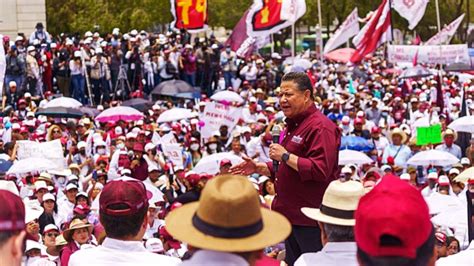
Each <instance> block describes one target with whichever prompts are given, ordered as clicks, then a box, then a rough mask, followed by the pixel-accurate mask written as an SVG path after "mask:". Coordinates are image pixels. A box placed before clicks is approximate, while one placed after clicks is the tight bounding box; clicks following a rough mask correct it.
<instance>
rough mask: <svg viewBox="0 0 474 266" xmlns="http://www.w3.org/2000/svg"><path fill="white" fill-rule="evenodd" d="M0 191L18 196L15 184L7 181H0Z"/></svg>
mask: <svg viewBox="0 0 474 266" xmlns="http://www.w3.org/2000/svg"><path fill="white" fill-rule="evenodd" d="M0 190H8V191H10V192H11V193H13V194H15V195H17V196H19V195H20V193H19V192H18V188H17V187H16V185H15V182H13V181H8V180H0Z"/></svg>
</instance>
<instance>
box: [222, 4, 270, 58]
mask: <svg viewBox="0 0 474 266" xmlns="http://www.w3.org/2000/svg"><path fill="white" fill-rule="evenodd" d="M247 15H248V11H246V12H245V13H244V15H243V16H242V18H240V20H239V22H238V23H237V24H236V25H235V27H234V29H233V30H232V33H231V34H230V36H229V38H228V39H227V41H226V43H225V45H226V46H227V45H230V48H231V49H232V51H234V52H235V54H236V55H237V56H238V57H245V58H246V57H249V56H251V55H252V53H253V51H255V50H258V49H260V48H262V47H263V46H265V45H266V44H267V43H269V42H270V37H269V36H268V35H266V36H264V37H261V36H260V37H252V36H249V35H248V34H247V24H246V20H247Z"/></svg>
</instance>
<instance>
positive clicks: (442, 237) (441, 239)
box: [435, 232, 446, 244]
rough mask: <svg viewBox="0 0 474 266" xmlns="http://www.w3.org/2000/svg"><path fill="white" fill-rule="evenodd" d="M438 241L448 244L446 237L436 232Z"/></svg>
mask: <svg viewBox="0 0 474 266" xmlns="http://www.w3.org/2000/svg"><path fill="white" fill-rule="evenodd" d="M435 237H436V240H438V241H439V242H441V243H443V244H445V243H446V235H445V234H444V233H442V232H436V234H435Z"/></svg>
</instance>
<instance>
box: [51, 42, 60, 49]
mask: <svg viewBox="0 0 474 266" xmlns="http://www.w3.org/2000/svg"><path fill="white" fill-rule="evenodd" d="M50 47H51V48H56V47H58V45H57V44H56V43H55V42H53V43H51V44H50Z"/></svg>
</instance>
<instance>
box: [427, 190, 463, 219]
mask: <svg viewBox="0 0 474 266" xmlns="http://www.w3.org/2000/svg"><path fill="white" fill-rule="evenodd" d="M425 201H426V204H428V208H429V209H430V214H438V213H442V212H446V211H451V210H456V209H459V208H463V209H465V206H464V204H463V202H462V201H461V200H460V199H459V198H457V197H454V196H450V195H443V194H439V193H434V194H431V196H429V197H425Z"/></svg>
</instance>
